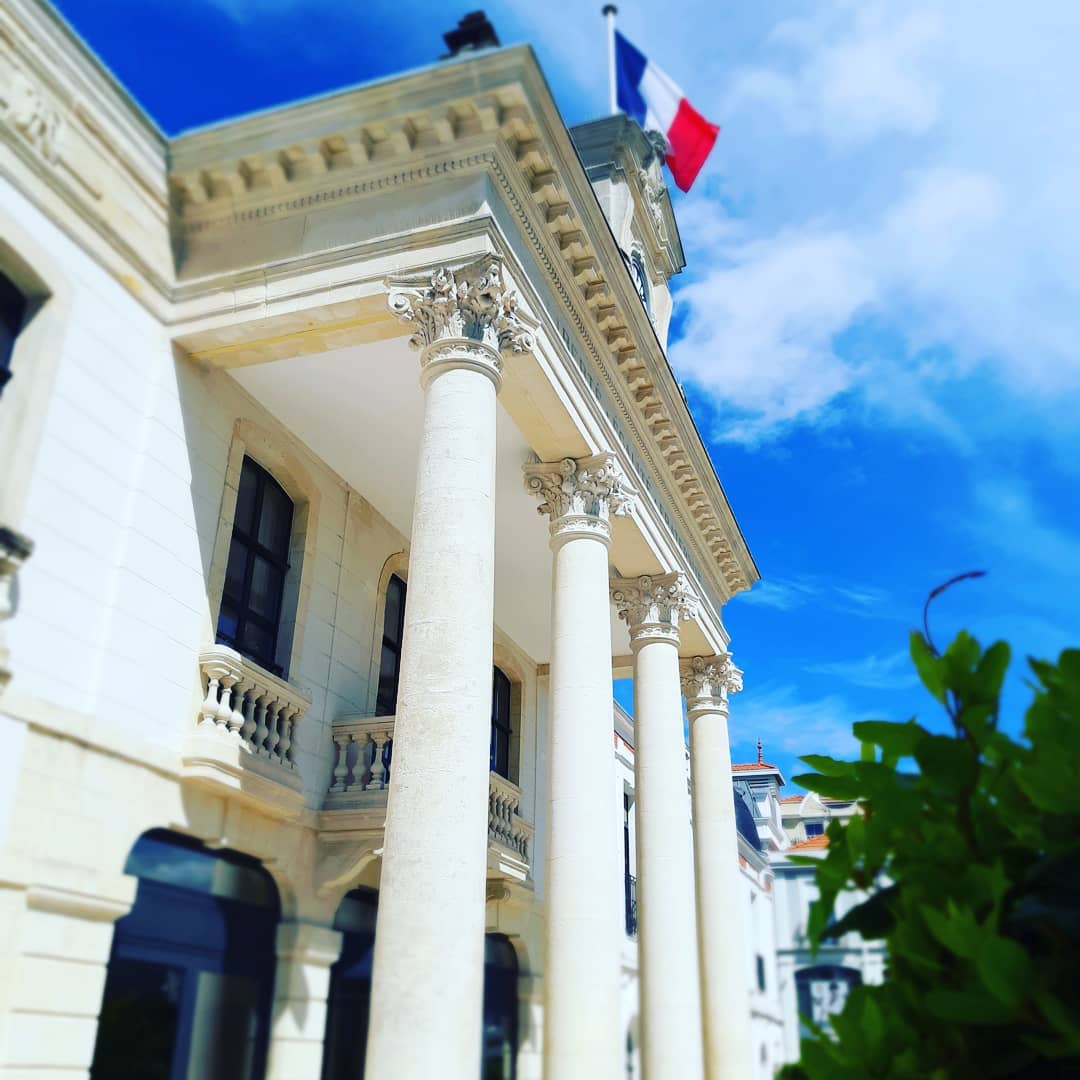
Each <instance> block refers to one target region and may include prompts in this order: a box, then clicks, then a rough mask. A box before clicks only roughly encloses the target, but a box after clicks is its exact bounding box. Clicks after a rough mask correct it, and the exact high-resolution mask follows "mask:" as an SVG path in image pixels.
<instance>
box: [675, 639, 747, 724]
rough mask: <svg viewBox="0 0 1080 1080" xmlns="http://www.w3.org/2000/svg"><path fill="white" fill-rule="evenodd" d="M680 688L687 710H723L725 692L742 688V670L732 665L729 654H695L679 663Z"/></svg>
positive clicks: (725, 706)
mask: <svg viewBox="0 0 1080 1080" xmlns="http://www.w3.org/2000/svg"><path fill="white" fill-rule="evenodd" d="M679 668H680V674H681V676H682V691H683V694H684V695H685V697H686V703H687V709H688V710H689V711H691V712H693V711H695V709H710V710H715V709H717V708H723V709H725V710H726V709H727V696H728V694H736V693H738V692H739V691H740V690H741V689H742V688H743V673H742V672H741V671H740V670H739V669H738V668H737V667H736V666H735V663H734V661H733V660H732V659H731V653H724V654H723V656H695V657H693V658H691V659H689V660H683V661H681V662H680V664H679Z"/></svg>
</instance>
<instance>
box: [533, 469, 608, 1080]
mask: <svg viewBox="0 0 1080 1080" xmlns="http://www.w3.org/2000/svg"><path fill="white" fill-rule="evenodd" d="M525 474H526V483H527V485H528V486H529V488H530V489H531V490H532V491H534V492H535V493H536V494H537V495H539V496H540V497H541V498H542V499H543V500H544V502H543V503H542V505H541V507H540V509H541V512H543V513H547V514H548V515H549V516H550V519H551V547H552V551H553V561H554V567H553V569H554V580H553V586H552V605H551V625H552V629H551V667H550V676H549V693H550V710H549V712H550V720H549V723H550V744H549V757H548V775H549V781H548V782H549V788H548V837H547V854H546V877H545V890H546V894H547V895H546V898H545V899H546V906H547V925H546V934H545V939H544V1076H545V1077H546V1078H548V1080H622V1077H623V1076H624V1072H623V1056H624V1054H625V1051H624V1049H623V1034H622V1030H621V1024H620V978H621V972H620V965H621V960H620V953H621V946H622V935H623V930H622V926H623V919H622V907H623V905H622V873H621V870H622V860H621V851H622V848H621V845H620V841H619V833H618V817H617V814H616V813H615V808H614V807H613V805H612V800H611V792H612V790H613V789H614V786H615V754H614V748H613V745H612V712H611V615H610V612H611V608H610V602H609V599H608V572H609V571H608V542H609V536H610V533H609V528H608V520H607V519H608V515H609V513H611V512H614V513H620V512H624V510H625V508H626V503H627V501H628V495H627V492H626V488H625V481H624V478H623V477H622V475H621V473H619V472H618V470H617V469H616V468H615V466H614V462H613V459H612V458H611V457H610V455H598V456H596V457H593V458H588V459H584V460H582V461H578V462H575V461H573V460H570V459H567V460H566V461H563V462H559V463H554V464H550V465H549V464H540V465H531V466H526V468H525Z"/></svg>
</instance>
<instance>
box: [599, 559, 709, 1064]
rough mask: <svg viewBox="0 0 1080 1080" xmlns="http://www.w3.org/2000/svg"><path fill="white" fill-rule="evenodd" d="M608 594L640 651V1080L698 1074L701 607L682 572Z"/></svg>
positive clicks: (619, 586) (619, 585) (626, 584)
mask: <svg viewBox="0 0 1080 1080" xmlns="http://www.w3.org/2000/svg"><path fill="white" fill-rule="evenodd" d="M612 598H613V599H614V601H615V605H616V607H617V608H618V609H619V613H620V615H621V616H622V617H623V618H624V619H625V620H626V622H627V624H628V626H629V630H630V647H631V649H632V650H633V653H634V787H635V802H636V811H637V897H638V967H639V972H640V977H639V997H640V1009H641V1012H640V1023H641V1071H642V1076H643V1077H644V1080H667V1078H668V1077H679V1078H680V1080H701V1077H702V1076H703V1069H704V1065H703V1057H702V1053H703V1051H702V1028H701V985H700V971H699V967H698V942H697V933H696V914H695V902H694V851H693V839H692V836H691V823H690V794H689V792H688V790H687V783H686V743H685V740H684V737H683V720H682V696H681V692H680V689H679V628H678V623H679V619H680V618H688V617H690V616H691V615H692V614H693V612H694V610H695V608H696V605H695V603H694V601H693V599H692V597H691V596H690V595H689V593H688V591H687V587H686V581H685V578H684V577H683V576H682V575H681V574H666V575H663V576H662V577H643V578H636V579H617V580H615V581H614V582H613V583H612Z"/></svg>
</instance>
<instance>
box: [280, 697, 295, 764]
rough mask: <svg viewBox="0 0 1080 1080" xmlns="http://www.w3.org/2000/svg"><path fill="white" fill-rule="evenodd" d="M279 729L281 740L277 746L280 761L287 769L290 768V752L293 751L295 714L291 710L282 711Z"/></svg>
mask: <svg viewBox="0 0 1080 1080" xmlns="http://www.w3.org/2000/svg"><path fill="white" fill-rule="evenodd" d="M278 727H279V728H280V729H281V740H280V742H279V743H278V746H277V753H278V760H279V761H280V762H281V764H282V765H284V766H285V768H287V769H288V768H290V767H291V766H292V762H291V761H290V760H289V751H290V750H291V749H292V727H293V713H292V712H291V710H289V709H282V710H281V716H280V717H279V719H278Z"/></svg>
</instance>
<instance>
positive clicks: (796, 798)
mask: <svg viewBox="0 0 1080 1080" xmlns="http://www.w3.org/2000/svg"><path fill="white" fill-rule="evenodd" d="M805 798H806V796H805V795H784V796H783V797H782V798H781V799H780V801H781V802H782V803H788V802H802V801H803V799H805Z"/></svg>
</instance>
